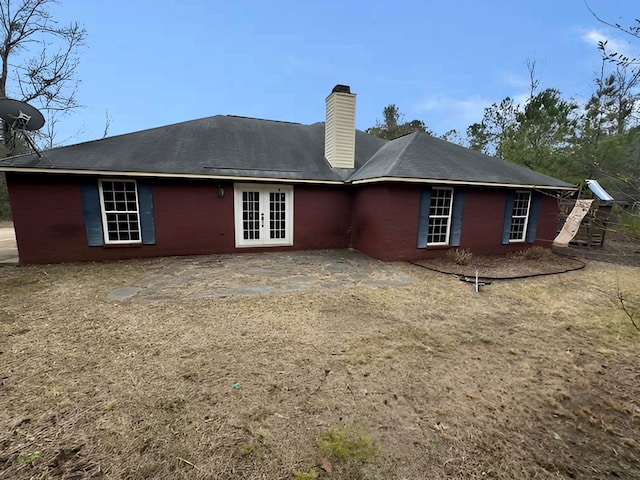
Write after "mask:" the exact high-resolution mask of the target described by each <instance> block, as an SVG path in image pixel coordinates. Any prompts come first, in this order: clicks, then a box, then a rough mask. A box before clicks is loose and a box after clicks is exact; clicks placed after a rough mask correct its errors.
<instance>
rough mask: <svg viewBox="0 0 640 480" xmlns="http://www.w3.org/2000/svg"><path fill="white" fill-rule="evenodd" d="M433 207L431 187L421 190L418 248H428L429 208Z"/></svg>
mask: <svg viewBox="0 0 640 480" xmlns="http://www.w3.org/2000/svg"><path fill="white" fill-rule="evenodd" d="M430 208H431V189H430V188H425V189H424V190H422V191H421V192H420V212H419V213H418V248H427V234H428V233H429V209H430Z"/></svg>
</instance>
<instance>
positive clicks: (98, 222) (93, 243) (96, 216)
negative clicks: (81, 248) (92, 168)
mask: <svg viewBox="0 0 640 480" xmlns="http://www.w3.org/2000/svg"><path fill="white" fill-rule="evenodd" d="M80 198H81V199H82V215H83V216H84V229H85V232H86V234H87V245H89V246H90V247H99V246H101V245H104V236H103V234H102V212H101V210H100V193H99V192H98V182H97V181H96V182H91V183H81V184H80Z"/></svg>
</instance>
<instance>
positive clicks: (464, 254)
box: [447, 248, 473, 265]
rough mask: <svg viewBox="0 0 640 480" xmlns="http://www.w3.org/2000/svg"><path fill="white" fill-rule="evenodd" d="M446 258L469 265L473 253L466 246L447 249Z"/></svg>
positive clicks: (458, 263) (459, 263)
mask: <svg viewBox="0 0 640 480" xmlns="http://www.w3.org/2000/svg"><path fill="white" fill-rule="evenodd" d="M447 258H448V259H449V260H451V261H452V262H453V263H455V264H456V265H469V263H470V262H471V259H472V258H473V253H471V250H469V249H468V248H464V249H459V248H456V249H455V250H449V251H447Z"/></svg>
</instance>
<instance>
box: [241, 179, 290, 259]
mask: <svg viewBox="0 0 640 480" xmlns="http://www.w3.org/2000/svg"><path fill="white" fill-rule="evenodd" d="M234 208H235V227H236V246H237V247H249V246H269V245H293V187H291V186H289V185H258V184H255V185H254V184H236V185H235V187H234Z"/></svg>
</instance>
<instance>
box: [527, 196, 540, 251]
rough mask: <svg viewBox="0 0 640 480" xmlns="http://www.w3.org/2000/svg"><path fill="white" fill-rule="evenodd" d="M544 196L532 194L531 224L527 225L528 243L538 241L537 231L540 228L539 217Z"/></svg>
mask: <svg viewBox="0 0 640 480" xmlns="http://www.w3.org/2000/svg"><path fill="white" fill-rule="evenodd" d="M541 201H542V195H541V194H540V193H538V192H533V193H532V194H531V207H530V209H529V223H528V224H527V243H533V242H535V241H536V229H537V228H538V217H539V216H540V203H541Z"/></svg>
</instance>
